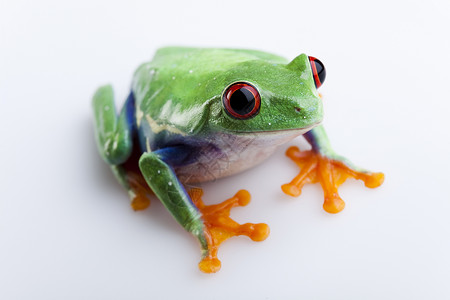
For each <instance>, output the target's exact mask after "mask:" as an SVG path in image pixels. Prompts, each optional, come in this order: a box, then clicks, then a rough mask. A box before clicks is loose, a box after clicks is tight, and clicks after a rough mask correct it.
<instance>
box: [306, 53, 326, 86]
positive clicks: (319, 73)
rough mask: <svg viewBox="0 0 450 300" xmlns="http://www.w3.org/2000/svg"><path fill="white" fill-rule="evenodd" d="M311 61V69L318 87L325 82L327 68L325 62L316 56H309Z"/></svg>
mask: <svg viewBox="0 0 450 300" xmlns="http://www.w3.org/2000/svg"><path fill="white" fill-rule="evenodd" d="M308 58H309V63H310V64H311V69H312V73H313V77H314V84H315V85H316V88H317V89H318V88H319V87H320V86H321V85H322V84H323V82H324V81H325V77H326V76H327V72H326V70H325V66H324V65H323V63H322V62H321V61H320V60H318V59H317V58H315V57H312V56H308Z"/></svg>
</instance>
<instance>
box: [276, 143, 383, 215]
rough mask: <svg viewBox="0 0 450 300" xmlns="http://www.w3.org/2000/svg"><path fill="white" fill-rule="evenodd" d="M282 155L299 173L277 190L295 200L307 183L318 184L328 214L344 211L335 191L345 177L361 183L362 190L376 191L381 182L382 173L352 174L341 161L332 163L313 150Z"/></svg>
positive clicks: (352, 170)
mask: <svg viewBox="0 0 450 300" xmlns="http://www.w3.org/2000/svg"><path fill="white" fill-rule="evenodd" d="M286 155H287V156H288V157H289V158H291V159H292V160H293V161H294V162H295V163H296V164H297V165H298V166H299V167H300V168H301V171H300V173H299V174H298V175H297V176H296V177H295V178H294V179H293V180H292V181H291V182H290V183H287V184H284V185H282V186H281V189H282V190H283V192H284V193H286V194H288V195H290V196H294V197H297V196H299V195H300V194H301V190H302V188H303V186H304V185H305V184H307V183H317V182H320V184H321V185H322V189H323V191H324V196H325V202H324V203H323V208H324V209H325V211H327V212H329V213H333V214H335V213H338V212H340V211H342V210H343V209H344V207H345V202H344V201H343V200H342V199H341V197H339V194H338V187H339V186H340V185H341V184H342V183H344V181H345V180H346V179H347V178H348V177H353V178H355V179H360V180H362V181H364V184H365V186H366V187H369V188H376V187H378V186H380V185H381V184H382V183H383V181H384V174H383V173H371V172H368V171H356V170H355V168H350V167H349V166H347V164H349V163H348V162H347V161H346V160H345V159H344V158H341V157H337V159H332V158H329V157H326V156H324V155H321V154H320V153H317V152H315V151H313V150H309V151H300V150H299V149H298V148H297V147H290V148H289V149H288V150H287V151H286Z"/></svg>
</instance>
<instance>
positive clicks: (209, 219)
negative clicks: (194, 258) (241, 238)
mask: <svg viewBox="0 0 450 300" xmlns="http://www.w3.org/2000/svg"><path fill="white" fill-rule="evenodd" d="M189 195H190V196H191V199H192V202H194V204H195V205H196V206H197V207H198V209H199V210H200V212H201V213H202V215H203V221H204V224H205V227H206V229H205V236H206V240H207V242H208V252H207V254H206V256H205V257H203V258H202V260H201V261H200V263H199V264H198V266H199V268H200V270H201V271H203V272H205V273H215V272H217V271H219V270H220V266H221V263H220V260H219V259H218V258H217V252H218V250H219V246H220V244H221V243H222V242H224V241H225V240H227V239H229V238H230V237H233V236H236V235H246V236H248V237H249V238H251V239H252V240H253V241H255V242H259V241H263V240H265V239H266V238H267V237H268V236H269V232H270V230H269V226H268V225H267V224H264V223H259V224H253V223H245V224H242V225H240V224H238V223H237V222H235V221H234V220H232V219H231V218H230V210H231V209H232V208H233V207H236V206H246V205H247V204H248V203H249V202H250V193H249V192H247V191H246V190H240V191H239V192H237V193H236V195H234V196H233V197H232V198H230V199H228V200H225V201H223V202H222V203H219V204H215V205H205V204H204V203H203V201H202V199H201V197H202V195H203V190H202V189H199V188H194V189H191V190H190V191H189Z"/></svg>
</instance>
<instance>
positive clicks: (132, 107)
mask: <svg viewBox="0 0 450 300" xmlns="http://www.w3.org/2000/svg"><path fill="white" fill-rule="evenodd" d="M123 109H125V114H126V117H127V122H128V126H129V128H130V131H131V132H132V134H133V135H134V133H135V132H136V129H137V126H136V114H135V112H136V103H135V100H134V95H133V92H130V95H128V98H127V100H126V101H125V105H124V106H123Z"/></svg>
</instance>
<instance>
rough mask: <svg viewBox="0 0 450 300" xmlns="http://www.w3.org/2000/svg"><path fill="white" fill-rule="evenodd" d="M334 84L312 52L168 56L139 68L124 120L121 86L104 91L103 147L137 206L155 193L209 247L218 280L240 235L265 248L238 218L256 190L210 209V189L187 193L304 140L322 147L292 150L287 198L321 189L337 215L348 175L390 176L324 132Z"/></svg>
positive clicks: (257, 228)
mask: <svg viewBox="0 0 450 300" xmlns="http://www.w3.org/2000/svg"><path fill="white" fill-rule="evenodd" d="M324 80H325V67H324V65H323V64H322V63H321V62H320V61H319V60H318V59H316V58H314V57H312V56H307V55H305V54H301V55H299V56H297V57H295V58H294V59H293V60H292V61H288V60H286V59H284V58H282V57H280V56H277V55H273V54H269V53H265V52H261V51H254V50H237V49H199V48H181V47H168V48H162V49H159V50H158V51H157V52H156V54H155V56H154V58H153V60H152V61H151V62H148V63H144V64H142V65H141V66H140V67H139V68H138V69H137V70H136V72H135V74H134V78H133V81H132V85H131V92H130V94H129V96H128V98H127V100H126V102H125V104H124V106H123V108H122V109H121V110H120V112H119V113H116V109H115V105H114V97H113V90H112V87H111V86H109V85H107V86H103V87H100V88H99V89H98V90H97V92H96V93H95V95H94V97H93V109H94V116H95V131H96V140H97V145H98V149H99V152H100V155H101V156H102V158H103V159H104V160H105V161H106V162H107V163H108V164H109V165H110V166H111V169H112V171H113V173H114V174H115V176H116V177H117V179H118V181H119V182H120V184H121V185H122V186H123V187H124V188H125V189H126V190H127V191H128V194H129V196H130V199H131V206H132V207H133V208H134V209H135V210H141V209H145V208H146V207H147V206H148V205H149V204H150V202H149V200H148V196H149V194H151V193H153V194H154V195H156V197H157V198H158V199H159V200H160V201H161V202H162V203H163V205H164V206H165V207H166V208H167V210H168V211H169V212H170V213H171V214H172V216H173V217H174V219H175V220H176V221H177V222H178V223H179V224H180V225H181V226H183V228H184V229H185V230H186V231H188V232H190V233H191V234H193V235H194V236H195V237H196V238H197V239H198V241H199V242H200V246H201V250H202V254H201V255H202V259H201V261H200V263H199V268H200V270H202V271H203V272H206V273H213V272H217V271H218V270H219V269H220V266H221V263H220V261H219V260H218V258H217V251H218V247H219V245H220V243H221V242H223V241H224V240H226V239H227V238H229V237H232V236H235V235H247V236H249V237H250V238H251V239H252V240H254V241H262V240H264V239H265V238H266V237H267V236H268V234H269V227H268V226H267V225H266V224H263V223H260V224H253V223H246V224H243V225H240V224H238V223H236V222H235V221H233V220H232V219H231V218H230V217H229V214H230V209H231V208H232V207H234V206H237V205H241V206H242V205H246V204H247V203H248V202H249V201H250V194H249V193H248V192H247V191H245V190H241V191H239V192H237V194H236V195H234V196H233V197H232V198H230V199H228V200H226V201H224V202H222V203H221V204H217V205H209V206H208V205H205V204H204V203H203V201H202V199H201V196H202V190H201V189H191V190H190V191H187V190H186V189H185V185H186V184H188V183H198V182H205V181H211V180H215V179H218V178H222V177H225V176H230V175H232V174H235V173H238V172H242V171H244V170H246V169H248V168H251V167H253V166H255V165H257V164H259V163H261V162H262V161H264V160H265V159H266V158H268V157H269V155H271V154H272V153H273V152H274V151H275V150H276V149H277V148H278V147H279V146H280V145H283V144H285V143H286V142H288V141H290V140H292V139H294V138H295V137H297V136H300V135H303V136H304V137H305V138H306V140H307V141H308V142H309V143H310V144H311V146H312V149H311V150H309V151H300V150H299V149H298V148H296V147H291V148H290V149H288V151H287V155H288V156H289V157H290V158H291V159H292V160H294V161H295V162H296V163H297V164H298V165H299V166H300V168H301V171H300V173H299V175H298V176H296V177H295V178H294V179H293V180H292V181H291V182H290V183H288V184H285V185H283V186H282V190H283V191H284V192H285V193H286V194H288V195H291V196H298V195H300V191H301V189H302V187H303V185H304V184H306V183H315V182H319V183H320V184H321V185H322V188H323V190H324V195H325V202H324V205H323V207H324V209H325V210H326V211H327V212H329V213H337V212H339V211H341V210H342V209H343V208H344V202H343V201H342V200H341V198H340V197H339V195H338V192H337V188H338V186H339V185H340V184H342V183H343V182H344V181H345V179H346V178H347V177H353V178H356V179H361V180H363V181H364V183H365V185H366V186H367V187H371V188H374V187H377V186H379V185H381V184H382V182H383V180H384V175H383V174H382V173H372V172H369V171H367V170H364V169H361V168H358V167H356V166H355V165H353V164H352V163H351V162H350V161H348V160H347V159H345V158H343V157H342V156H339V155H337V154H336V153H335V152H334V151H333V150H332V148H331V146H330V143H329V140H328V138H327V135H326V134H325V130H324V128H323V127H322V126H321V125H320V123H321V121H322V117H323V110H322V100H321V97H320V96H319V93H318V92H317V89H318V88H319V87H320V86H321V85H322V83H323V82H324Z"/></svg>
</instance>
